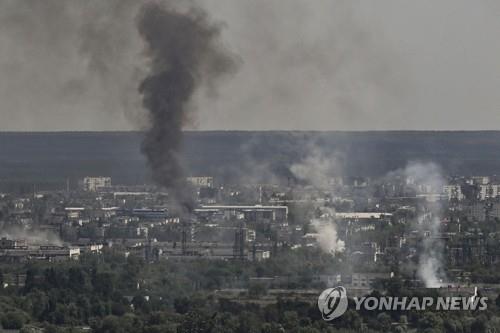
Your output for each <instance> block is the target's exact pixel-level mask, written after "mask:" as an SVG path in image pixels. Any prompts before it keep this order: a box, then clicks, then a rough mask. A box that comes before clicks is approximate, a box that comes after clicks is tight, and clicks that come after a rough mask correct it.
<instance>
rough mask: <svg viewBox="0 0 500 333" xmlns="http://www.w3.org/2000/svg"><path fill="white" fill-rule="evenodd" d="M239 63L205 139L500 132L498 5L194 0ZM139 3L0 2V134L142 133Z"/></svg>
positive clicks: (208, 104)
mask: <svg viewBox="0 0 500 333" xmlns="http://www.w3.org/2000/svg"><path fill="white" fill-rule="evenodd" d="M198 3H200V4H201V6H202V7H203V8H205V9H206V10H207V11H208V13H209V14H210V15H211V16H212V17H213V19H214V20H216V21H220V22H224V23H225V27H224V29H223V32H222V36H221V39H222V40H223V42H224V43H225V44H226V46H227V48H229V49H230V50H231V51H232V52H233V53H234V54H235V55H237V56H238V58H239V63H240V66H239V70H238V71H237V72H236V73H235V74H234V75H233V76H232V77H228V78H226V79H225V80H224V81H223V82H221V85H220V87H219V89H218V94H217V97H216V98H214V96H213V91H210V94H209V93H207V91H204V90H201V91H199V93H198V94H197V96H196V99H195V101H194V103H193V106H194V107H195V108H196V109H197V113H198V116H197V120H196V124H195V126H194V127H196V128H199V129H224V130H229V129H235V130H236V129H259V130H270V129H304V130H310V129H313V130H330V129H332V130H352V129H356V130H358V129H359V130H364V129H500V38H498V32H499V31H500V19H499V17H500V4H499V3H498V1H496V0H485V1H470V0H418V1H417V0H412V1H403V0H392V1H391V0H378V1H368V0H365V1H353V0H345V1H340V0H323V1H322V0H252V1H246V0H240V1H235V0H200V1H198ZM139 5H140V3H139V1H134V0H122V1H119V0H108V1H102V0H90V1H84V0H80V1H77V0H69V1H63V0H46V1H35V0H31V1H30V0H0V130H121V129H139V128H140V127H141V126H142V125H144V123H145V121H144V120H143V117H142V115H143V114H144V113H143V111H142V110H141V106H140V99H139V96H138V93H137V89H136V88H137V86H138V84H139V82H140V80H141V78H142V77H143V75H144V73H145V68H146V66H147V64H146V63H145V60H144V57H143V55H144V53H143V44H142V41H141V40H140V38H139V36H138V35H137V32H136V27H135V20H134V18H135V16H136V12H137V9H138V8H137V7H138V6H139Z"/></svg>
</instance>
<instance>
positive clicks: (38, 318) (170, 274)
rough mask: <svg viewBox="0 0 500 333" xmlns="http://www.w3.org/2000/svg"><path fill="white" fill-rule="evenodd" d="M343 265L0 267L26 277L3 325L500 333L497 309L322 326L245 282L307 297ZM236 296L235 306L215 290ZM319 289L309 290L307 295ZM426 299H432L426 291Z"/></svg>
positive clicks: (309, 259)
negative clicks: (253, 279) (280, 281)
mask: <svg viewBox="0 0 500 333" xmlns="http://www.w3.org/2000/svg"><path fill="white" fill-rule="evenodd" d="M342 269H343V264H342V258H341V257H337V258H334V257H332V256H330V255H323V254H321V253H319V252H318V251H317V250H313V249H304V250H301V251H287V250H283V251H281V252H280V253H279V254H278V255H277V256H276V257H274V258H272V259H270V260H269V261H266V262H265V264H264V263H258V262H255V263H248V262H239V261H210V260H201V259H200V260H193V261H160V262H156V263H146V262H144V261H143V260H142V259H139V258H136V257H128V258H125V257H123V256H117V255H116V254H114V253H113V252H112V251H110V250H108V251H106V252H105V253H104V254H103V255H102V256H96V255H86V256H84V257H82V261H81V262H80V263H76V262H75V263H73V262H61V263H59V264H50V265H48V264H46V263H27V264H20V265H2V266H1V274H0V280H2V281H1V282H2V284H3V282H5V281H6V280H7V278H8V277H9V276H12V275H13V274H17V273H19V272H23V273H25V274H26V282H25V284H24V285H23V286H20V287H14V286H9V287H6V288H3V289H0V323H1V325H2V327H3V328H4V329H21V328H22V330H21V332H38V331H37V330H39V329H40V328H43V329H44V330H45V332H48V333H51V332H81V331H84V330H85V329H86V328H87V329H92V330H93V331H95V332H102V333H104V332H107V333H121V332H130V333H140V332H148V333H150V332H153V333H154V332H158V333H159V332H177V333H188V332H189V333H194V332H206V333H220V332H228V333H230V332H239V333H278V332H297V333H319V332H332V333H333V332H360V331H363V332H412V331H414V330H416V329H418V331H419V332H450V333H455V332H456V333H458V332H462V333H469V332H470V333H473V332H474V333H475V332H498V331H499V330H500V316H499V315H500V302H499V301H498V300H495V299H492V300H489V303H488V309H487V310H486V311H475V312H474V311H472V312H471V311H445V312H433V311H404V312H402V311H389V312H383V311H356V310H354V307H353V306H352V304H351V306H350V307H349V309H348V311H347V312H346V313H345V314H344V315H342V316H341V317H340V318H337V319H334V320H333V321H330V322H326V321H324V320H323V319H322V318H321V314H320V312H319V311H318V308H317V304H316V297H313V298H311V299H309V298H305V297H299V296H297V297H291V298H280V297H278V298H277V299H274V300H273V301H271V302H265V301H264V300H266V299H267V300H269V297H266V295H267V293H268V291H269V290H268V289H267V287H266V286H264V285H262V284H259V283H255V284H253V283H250V282H249V277H250V276H275V275H284V276H289V277H290V278H291V280H293V281H295V282H294V285H288V286H287V287H288V288H290V289H294V288H297V289H302V288H313V290H318V291H320V290H321V288H324V285H322V284H321V283H314V281H313V280H312V279H313V276H314V275H316V274H321V273H323V274H324V273H331V272H332V270H342ZM225 287H232V288H233V289H234V288H240V289H237V290H240V292H239V294H238V295H236V296H234V297H222V296H219V295H218V292H217V290H221V289H224V288H225ZM314 288H316V289H314ZM373 293H374V295H380V293H385V294H386V295H399V296H412V295H417V296H424V295H422V294H421V293H422V292H420V294H418V293H417V294H416V292H415V291H412V290H410V289H405V288H404V287H403V285H402V284H401V283H399V282H398V280H397V279H395V280H391V281H389V280H385V281H384V280H381V281H380V282H379V288H378V290H376V291H374V292H373ZM425 296H436V294H435V291H432V290H431V291H427V292H426V295H425Z"/></svg>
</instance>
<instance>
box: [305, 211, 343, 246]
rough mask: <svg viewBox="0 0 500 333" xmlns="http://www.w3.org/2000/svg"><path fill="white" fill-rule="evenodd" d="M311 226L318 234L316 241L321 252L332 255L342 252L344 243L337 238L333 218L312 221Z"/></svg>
mask: <svg viewBox="0 0 500 333" xmlns="http://www.w3.org/2000/svg"><path fill="white" fill-rule="evenodd" d="M311 225H312V227H313V228H314V230H315V231H316V233H317V234H318V236H317V238H316V239H317V241H318V245H319V247H320V248H321V250H323V251H324V252H326V253H329V254H332V255H335V254H336V253H340V252H344V250H345V243H344V241H342V240H341V239H339V237H338V234H337V225H336V224H335V221H334V220H333V218H330V217H328V218H327V219H324V218H323V219H313V220H312V221H311Z"/></svg>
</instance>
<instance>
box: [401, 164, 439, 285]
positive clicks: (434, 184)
mask: <svg viewBox="0 0 500 333" xmlns="http://www.w3.org/2000/svg"><path fill="white" fill-rule="evenodd" d="M403 175H404V177H405V179H406V183H407V184H408V185H414V186H416V187H418V186H420V187H419V188H417V189H418V190H420V191H423V192H427V193H440V192H441V190H442V188H443V185H444V184H445V183H446V182H445V179H444V177H443V175H442V172H441V168H440V167H439V166H438V165H436V164H434V163H420V162H412V163H409V164H408V166H407V167H406V168H405V169H404V171H403ZM440 221H441V206H440V205H439V203H437V205H427V206H426V208H425V211H423V212H421V213H420V215H419V216H418V218H417V224H416V225H415V226H414V227H415V228H416V229H417V230H418V231H419V232H420V234H423V235H424V239H423V242H422V248H421V252H420V254H419V259H418V269H417V274H418V276H419V277H420V278H421V279H422V281H423V282H424V284H425V286H426V287H427V288H438V287H440V286H442V285H443V281H444V280H445V279H446V277H445V276H444V273H443V250H444V249H443V247H444V244H443V242H442V240H441V239H440V237H439V236H440V225H441V223H440Z"/></svg>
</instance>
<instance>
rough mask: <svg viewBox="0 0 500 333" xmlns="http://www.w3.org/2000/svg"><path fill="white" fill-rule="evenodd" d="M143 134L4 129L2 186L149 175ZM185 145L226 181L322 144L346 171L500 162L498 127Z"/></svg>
mask: <svg viewBox="0 0 500 333" xmlns="http://www.w3.org/2000/svg"><path fill="white" fill-rule="evenodd" d="M141 140H142V134H141V133H140V132H60V133H5V132H4V133H0V155H1V156H2V159H1V162H0V187H3V188H7V187H9V185H16V184H25V185H26V187H27V188H32V185H33V184H37V185H38V186H39V187H41V188H43V187H44V186H45V187H51V188H58V187H59V188H61V187H64V186H65V184H66V180H67V179H69V180H70V183H71V186H76V182H77V180H78V179H79V178H81V177H83V176H87V175H108V176H111V177H113V180H114V182H115V183H119V184H138V183H144V182H148V180H149V176H148V174H147V170H148V169H147V167H146V164H145V161H144V158H143V156H142V155H141ZM184 148H185V153H186V154H185V158H186V164H187V165H188V166H189V169H190V173H191V174H195V175H207V174H210V175H213V176H215V177H216V178H217V179H218V181H220V182H238V181H245V180H248V177H246V176H248V175H253V174H255V173H257V174H259V175H264V176H266V173H263V172H262V169H263V168H265V169H266V171H268V172H267V174H272V175H273V176H278V177H277V178H280V177H281V178H282V179H287V177H289V176H290V174H289V167H290V165H291V164H293V163H296V162H298V161H300V160H302V159H303V158H304V157H305V156H307V155H308V154H310V153H311V151H314V150H315V149H317V150H320V151H321V153H322V154H324V155H325V156H327V157H328V156H335V158H336V160H337V161H338V163H339V164H340V167H341V168H342V170H343V172H344V174H345V175H346V176H368V177H375V176H380V175H383V174H385V173H387V172H388V171H391V170H394V169H397V168H401V167H404V166H405V165H406V164H407V163H408V161H415V160H418V161H433V162H435V163H437V164H439V165H440V166H441V167H442V168H443V169H444V170H445V171H446V172H447V173H449V174H460V175H479V174H485V175H493V174H497V173H498V170H500V156H499V155H498V151H499V150H500V132H496V131H492V132H473V131H471V132H439V131H437V132H424V131H422V132H419V131H417V132H412V131H394V132H383V131H380V132H291V131H289V132H286V131H284V132H272V131H271V132H234V131H233V132H232V131H214V132H202V131H200V132H187V133H186V137H185V140H184ZM256 169H258V172H256ZM264 178H265V177H264ZM261 180H262V181H266V180H269V179H261ZM7 190H8V188H7Z"/></svg>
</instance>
